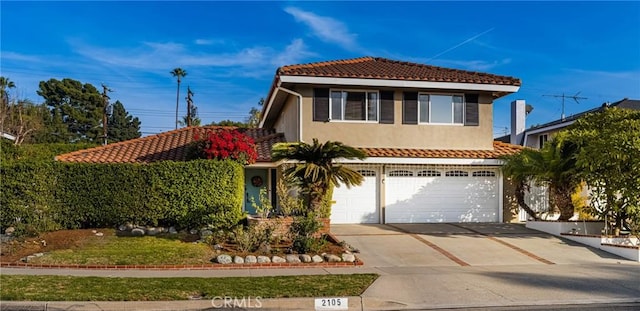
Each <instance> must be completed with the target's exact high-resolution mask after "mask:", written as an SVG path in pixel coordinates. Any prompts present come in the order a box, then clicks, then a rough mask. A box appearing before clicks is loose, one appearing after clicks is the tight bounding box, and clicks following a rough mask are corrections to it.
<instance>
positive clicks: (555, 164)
mask: <svg viewBox="0 0 640 311" xmlns="http://www.w3.org/2000/svg"><path fill="white" fill-rule="evenodd" d="M576 153H577V146H576V144H575V143H573V142H572V141H570V140H568V139H567V138H566V135H564V134H562V133H559V134H558V135H556V136H555V137H554V138H553V140H551V141H550V142H549V143H548V144H546V145H545V146H544V148H542V149H541V150H533V149H524V150H522V151H521V152H520V153H519V154H517V155H513V156H510V157H505V158H504V159H505V161H506V162H505V166H504V167H503V170H504V172H505V175H506V176H508V177H511V178H513V180H514V182H515V183H516V200H517V201H518V204H519V205H520V206H521V207H523V209H524V210H525V211H527V213H528V214H530V215H531V214H535V213H533V211H532V210H531V209H530V208H528V206H526V204H524V191H525V190H527V188H528V185H529V183H530V182H531V181H533V182H535V183H537V184H546V185H548V187H549V205H550V206H551V207H552V208H553V209H554V210H555V211H559V212H560V217H559V220H569V218H571V217H573V214H574V210H575V208H574V205H573V201H572V199H571V195H572V194H573V193H574V192H575V190H576V188H577V187H578V185H579V184H580V182H581V180H580V178H579V177H578V176H577V175H576V160H575V154H576Z"/></svg>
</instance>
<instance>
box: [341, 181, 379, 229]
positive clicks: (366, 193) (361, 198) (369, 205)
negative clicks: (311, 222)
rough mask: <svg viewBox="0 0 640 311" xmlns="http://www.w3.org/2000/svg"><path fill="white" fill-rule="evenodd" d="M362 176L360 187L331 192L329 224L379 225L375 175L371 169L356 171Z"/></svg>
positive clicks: (343, 188) (342, 187)
mask: <svg viewBox="0 0 640 311" xmlns="http://www.w3.org/2000/svg"><path fill="white" fill-rule="evenodd" d="M357 171H358V172H360V174H362V175H363V176H364V181H363V182H362V185H360V186H357V187H351V188H350V189H347V187H345V186H340V187H336V188H335V189H334V190H333V201H335V203H333V205H332V206H331V223H334V224H364V223H379V222H380V216H379V214H378V199H377V198H378V192H377V174H376V171H375V170H372V169H357Z"/></svg>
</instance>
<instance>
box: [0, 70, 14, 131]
mask: <svg viewBox="0 0 640 311" xmlns="http://www.w3.org/2000/svg"><path fill="white" fill-rule="evenodd" d="M15 87H16V84H15V83H13V81H11V80H9V78H6V77H2V76H0V132H4V119H5V117H6V114H7V112H5V110H8V109H9V94H8V93H7V88H9V89H12V88H15Z"/></svg>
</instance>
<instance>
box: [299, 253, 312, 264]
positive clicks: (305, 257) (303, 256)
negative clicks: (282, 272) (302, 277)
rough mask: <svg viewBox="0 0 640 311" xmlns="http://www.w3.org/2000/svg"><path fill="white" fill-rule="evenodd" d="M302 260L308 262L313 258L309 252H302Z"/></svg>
mask: <svg viewBox="0 0 640 311" xmlns="http://www.w3.org/2000/svg"><path fill="white" fill-rule="evenodd" d="M300 261H302V262H305V263H308V262H312V261H313V260H312V259H311V256H309V255H307V254H302V255H300Z"/></svg>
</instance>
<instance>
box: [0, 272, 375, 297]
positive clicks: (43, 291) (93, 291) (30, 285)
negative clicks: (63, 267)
mask: <svg viewBox="0 0 640 311" xmlns="http://www.w3.org/2000/svg"><path fill="white" fill-rule="evenodd" d="M377 277H378V276H377V275H375V274H348V275H297V276H273V277H247V278H241V277H232V278H104V277H71V276H31V275H0V284H2V286H1V288H0V300H21V301H162V300H188V299H190V298H191V297H201V298H202V299H212V298H214V297H222V296H230V297H248V296H251V297H262V298H288V297H319V296H358V295H360V294H362V292H364V290H365V289H367V287H369V286H370V285H371V283H373V281H375V279H376V278H377Z"/></svg>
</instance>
